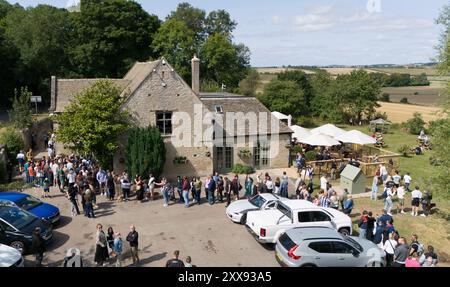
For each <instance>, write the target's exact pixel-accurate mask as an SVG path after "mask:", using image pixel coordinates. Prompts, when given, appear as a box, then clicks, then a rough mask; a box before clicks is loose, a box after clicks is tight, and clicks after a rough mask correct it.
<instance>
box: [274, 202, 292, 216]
mask: <svg viewBox="0 0 450 287" xmlns="http://www.w3.org/2000/svg"><path fill="white" fill-rule="evenodd" d="M277 209H278V210H279V211H280V212H281V213H283V214H284V215H285V216H287V217H289V218H290V219H291V220H292V214H291V209H290V208H289V207H287V206H285V205H284V204H283V203H281V202H280V203H279V204H278V205H277Z"/></svg>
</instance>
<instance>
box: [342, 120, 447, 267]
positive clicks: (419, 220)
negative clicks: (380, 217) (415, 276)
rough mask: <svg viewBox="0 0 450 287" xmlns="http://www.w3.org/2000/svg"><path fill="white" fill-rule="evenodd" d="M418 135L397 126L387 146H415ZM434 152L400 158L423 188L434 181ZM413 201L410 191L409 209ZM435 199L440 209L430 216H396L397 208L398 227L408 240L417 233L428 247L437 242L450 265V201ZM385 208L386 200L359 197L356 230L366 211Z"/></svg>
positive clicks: (387, 136) (402, 169)
mask: <svg viewBox="0 0 450 287" xmlns="http://www.w3.org/2000/svg"><path fill="white" fill-rule="evenodd" d="M339 127H340V128H343V129H346V130H352V129H357V130H360V131H362V132H364V133H366V134H370V132H369V129H368V126H349V125H340V126H339ZM416 138H417V136H415V135H411V134H409V133H406V132H404V131H402V130H400V129H399V128H393V129H391V131H390V132H389V133H387V134H385V135H384V140H385V142H386V144H387V145H388V147H387V148H386V149H387V150H390V151H394V152H397V149H398V147H400V146H401V145H405V144H406V145H408V146H411V147H412V146H414V145H415V144H416ZM430 155H432V151H425V154H424V155H420V156H416V155H413V156H410V157H402V158H401V159H400V174H401V175H404V174H405V173H406V172H409V173H410V174H411V177H412V179H413V182H412V185H413V186H415V185H419V187H420V189H421V190H422V191H424V190H425V189H427V184H426V183H427V182H429V181H430V178H431V176H432V175H433V173H434V172H435V167H434V166H432V165H430V164H429V157H430ZM370 182H371V181H370ZM380 188H381V187H380ZM380 188H379V190H380ZM431 192H433V190H431ZM380 193H381V192H380ZM410 202H411V200H410V194H408V195H407V197H406V199H405V204H406V207H407V209H406V211H410V210H411V209H410V206H411V204H410ZM433 202H434V203H436V205H437V209H436V210H435V212H434V213H433V214H432V216H429V217H427V218H423V217H412V216H411V215H410V214H409V213H407V214H399V215H396V214H395V211H394V221H395V222H394V226H395V228H396V229H397V230H398V231H399V233H400V235H402V236H405V237H406V238H407V239H408V240H410V237H411V235H412V234H413V233H416V234H417V235H418V236H419V241H420V242H421V243H422V244H424V245H425V246H427V245H428V244H430V245H433V246H434V247H435V249H436V250H437V252H438V255H439V256H440V260H441V261H447V264H450V251H449V250H450V248H449V247H450V224H449V220H450V203H449V202H448V201H445V200H442V199H439V198H436V196H435V197H434V198H433ZM394 206H396V201H394ZM383 207H384V202H383V201H382V200H377V201H372V200H370V199H368V198H360V199H356V200H355V209H354V213H355V215H354V217H353V219H354V229H355V230H356V231H358V226H357V224H356V221H357V219H358V216H359V215H360V214H361V212H362V211H363V210H367V211H372V212H373V213H374V214H380V213H381V210H382V209H383Z"/></svg>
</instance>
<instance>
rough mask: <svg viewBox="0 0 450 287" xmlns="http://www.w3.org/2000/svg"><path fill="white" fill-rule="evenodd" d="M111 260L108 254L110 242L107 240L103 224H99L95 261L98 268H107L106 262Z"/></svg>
mask: <svg viewBox="0 0 450 287" xmlns="http://www.w3.org/2000/svg"><path fill="white" fill-rule="evenodd" d="M108 258H109V254H108V242H107V239H106V234H105V232H104V231H103V226H102V225H101V224H97V235H96V242H95V257H94V261H95V262H96V263H97V266H102V265H103V266H105V265H106V263H105V261H106V260H107V259H108Z"/></svg>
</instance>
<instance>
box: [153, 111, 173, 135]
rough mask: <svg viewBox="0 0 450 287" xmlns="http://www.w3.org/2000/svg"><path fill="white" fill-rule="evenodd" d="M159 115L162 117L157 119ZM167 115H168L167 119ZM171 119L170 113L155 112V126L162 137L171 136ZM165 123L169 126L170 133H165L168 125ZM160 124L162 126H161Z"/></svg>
mask: <svg viewBox="0 0 450 287" xmlns="http://www.w3.org/2000/svg"><path fill="white" fill-rule="evenodd" d="M160 115H161V116H162V118H161V119H160V118H159V116H160ZM167 115H169V118H167ZM172 117H173V112H172V111H157V112H155V118H156V126H157V127H158V129H159V132H160V133H161V135H163V136H170V135H172V132H173V126H172ZM167 123H169V124H170V132H167V130H168V128H169V125H168V124H167ZM161 124H162V126H161Z"/></svg>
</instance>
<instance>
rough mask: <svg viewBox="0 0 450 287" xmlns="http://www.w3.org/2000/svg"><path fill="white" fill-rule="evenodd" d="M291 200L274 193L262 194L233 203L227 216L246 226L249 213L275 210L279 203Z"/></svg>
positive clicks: (227, 210) (228, 209)
mask: <svg viewBox="0 0 450 287" xmlns="http://www.w3.org/2000/svg"><path fill="white" fill-rule="evenodd" d="M286 200H289V199H287V198H284V197H280V196H277V195H274V194H272V193H261V194H258V195H255V196H254V197H252V198H248V199H241V200H238V201H234V202H232V203H231V204H230V205H229V206H228V207H227V209H226V214H227V216H228V218H230V219H231V221H233V222H236V223H240V224H245V222H246V219H247V212H249V211H254V210H265V209H273V208H275V207H276V204H277V203H278V202H279V201H286Z"/></svg>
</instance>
